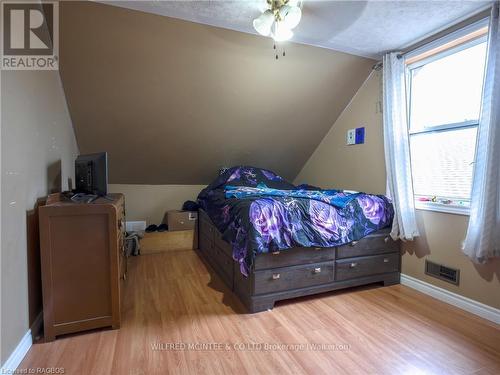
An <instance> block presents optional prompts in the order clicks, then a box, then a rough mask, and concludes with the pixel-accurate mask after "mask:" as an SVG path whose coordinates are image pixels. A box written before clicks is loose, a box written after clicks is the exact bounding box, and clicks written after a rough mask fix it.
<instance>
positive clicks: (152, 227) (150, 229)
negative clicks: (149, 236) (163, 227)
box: [146, 224, 158, 233]
mask: <svg viewBox="0 0 500 375" xmlns="http://www.w3.org/2000/svg"><path fill="white" fill-rule="evenodd" d="M157 230H158V225H156V224H151V225H149V226H148V227H147V228H146V233H151V232H156V231H157Z"/></svg>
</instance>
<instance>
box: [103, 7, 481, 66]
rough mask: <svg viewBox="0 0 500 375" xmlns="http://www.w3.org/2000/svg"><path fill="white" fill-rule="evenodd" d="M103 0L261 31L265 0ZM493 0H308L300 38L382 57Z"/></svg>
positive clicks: (297, 36) (296, 37)
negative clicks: (256, 20) (256, 23)
mask: <svg viewBox="0 0 500 375" xmlns="http://www.w3.org/2000/svg"><path fill="white" fill-rule="evenodd" d="M100 2H103V3H107V4H111V5H116V6H120V7H125V8H129V9H134V10H139V11H143V12H148V13H155V14H159V15H164V16H168V17H174V18H180V19H183V20H188V21H192V22H197V23H202V24H206V25H212V26H218V27H222V28H226V29H232V30H237V31H242V32H247V33H252V34H255V31H254V29H253V27H252V20H253V19H254V18H256V17H257V16H258V15H259V14H260V13H261V12H262V11H263V10H264V9H266V2H265V0H240V1H235V0H219V1H213V0H212V1H211V0H208V1H189V0H188V1H164V0H153V1H151V0H146V1H100ZM490 3H491V1H482V0H475V1H471V0H468V1H459V0H399V1H398V0H369V1H336V0H335V1H325V0H323V1H308V0H305V1H304V3H303V17H302V20H301V22H300V24H299V25H298V26H297V28H296V29H295V30H294V32H295V35H294V37H293V39H292V41H294V42H299V43H304V44H310V45H315V46H320V47H325V48H330V49H334V50H337V51H342V52H347V53H351V54H354V55H359V56H364V57H371V58H379V57H380V56H381V55H382V53H384V52H385V51H390V50H395V49H398V48H404V47H405V46H407V45H410V44H412V43H413V42H416V41H418V40H420V39H422V38H424V37H426V36H428V35H429V34H431V33H433V32H436V31H439V30H441V29H443V28H445V27H447V26H450V25H452V24H453V23H455V22H458V21H460V20H462V19H464V18H467V17H468V16H469V15H472V14H474V13H476V12H477V11H479V10H482V9H484V8H485V7H487V6H488V4H490Z"/></svg>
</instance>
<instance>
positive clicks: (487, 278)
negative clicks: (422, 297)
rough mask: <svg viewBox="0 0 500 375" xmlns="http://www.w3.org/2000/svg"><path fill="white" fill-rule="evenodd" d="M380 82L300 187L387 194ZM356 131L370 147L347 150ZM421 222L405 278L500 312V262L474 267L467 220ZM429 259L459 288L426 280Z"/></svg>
mask: <svg viewBox="0 0 500 375" xmlns="http://www.w3.org/2000/svg"><path fill="white" fill-rule="evenodd" d="M380 79H381V74H380V73H372V75H371V77H370V78H369V79H368V80H367V81H366V82H365V84H364V85H363V86H362V87H361V88H360V90H359V91H358V93H357V94H356V95H355V97H354V98H353V100H352V102H351V104H350V105H349V106H348V107H347V108H346V109H345V110H344V112H343V113H342V114H341V115H340V116H339V118H338V120H337V121H336V122H335V124H334V125H333V126H332V128H331V129H330V131H329V132H328V134H327V135H326V137H325V138H324V139H323V141H322V142H321V143H320V145H319V146H318V148H317V149H316V151H315V152H314V153H313V155H312V156H311V157H310V158H309V160H308V161H307V163H306V164H305V166H304V168H303V169H302V171H301V172H300V173H299V175H298V176H297V178H296V179H295V182H296V183H301V182H308V183H310V184H313V185H320V186H324V187H332V188H346V189H353V190H359V191H365V192H370V193H384V192H385V178H386V177H385V162H384V148H383V128H382V115H381V113H379V111H378V110H376V109H377V106H378V103H379V101H380V100H381V89H380V88H381V86H380ZM358 126H365V127H366V141H365V142H366V143H365V144H364V145H355V146H347V145H345V136H346V130H347V129H350V128H354V127H358ZM417 220H418V226H419V230H420V233H421V237H419V238H418V239H417V240H416V241H415V242H409V243H406V244H404V246H403V250H404V255H403V260H402V272H403V273H404V274H407V275H409V276H412V277H416V278H418V279H420V280H423V281H426V282H428V283H431V284H434V285H437V286H439V287H442V288H445V289H447V290H450V291H452V292H454V293H457V294H461V295H463V296H465V297H468V298H471V299H474V300H476V301H479V302H482V303H485V304H487V305H490V306H493V307H496V308H500V281H499V279H500V260H496V261H494V262H490V263H488V264H486V265H474V264H473V263H472V262H471V261H469V260H468V259H467V257H465V256H464V255H463V254H462V252H461V250H460V243H461V241H462V240H463V238H464V237H465V231H466V229H467V220H468V217H467V216H461V215H452V214H445V213H438V212H430V211H422V210H417ZM426 258H428V259H429V260H433V261H436V262H439V263H443V264H445V265H448V266H450V267H454V268H458V269H460V272H461V280H460V286H454V285H452V284H449V283H446V282H443V281H441V280H438V279H435V278H431V277H428V276H427V275H425V274H424V262H425V259H426Z"/></svg>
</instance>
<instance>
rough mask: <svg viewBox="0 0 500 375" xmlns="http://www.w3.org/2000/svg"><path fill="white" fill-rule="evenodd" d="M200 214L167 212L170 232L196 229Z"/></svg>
mask: <svg viewBox="0 0 500 375" xmlns="http://www.w3.org/2000/svg"><path fill="white" fill-rule="evenodd" d="M197 221H198V212H192V211H178V210H176V211H167V225H168V230H169V231H176V230H189V229H196V222H197Z"/></svg>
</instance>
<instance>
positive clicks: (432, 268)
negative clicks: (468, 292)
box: [425, 260, 460, 285]
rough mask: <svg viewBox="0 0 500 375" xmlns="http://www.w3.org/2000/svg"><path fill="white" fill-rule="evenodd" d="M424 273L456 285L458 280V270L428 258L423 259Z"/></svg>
mask: <svg viewBox="0 0 500 375" xmlns="http://www.w3.org/2000/svg"><path fill="white" fill-rule="evenodd" d="M425 273H426V274H427V275H429V276H433V277H436V278H438V279H441V280H443V281H447V282H449V283H452V284H455V285H458V284H459V282H460V270H456V269H454V268H450V267H446V266H443V265H441V264H437V263H434V262H431V261H429V260H426V261H425Z"/></svg>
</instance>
